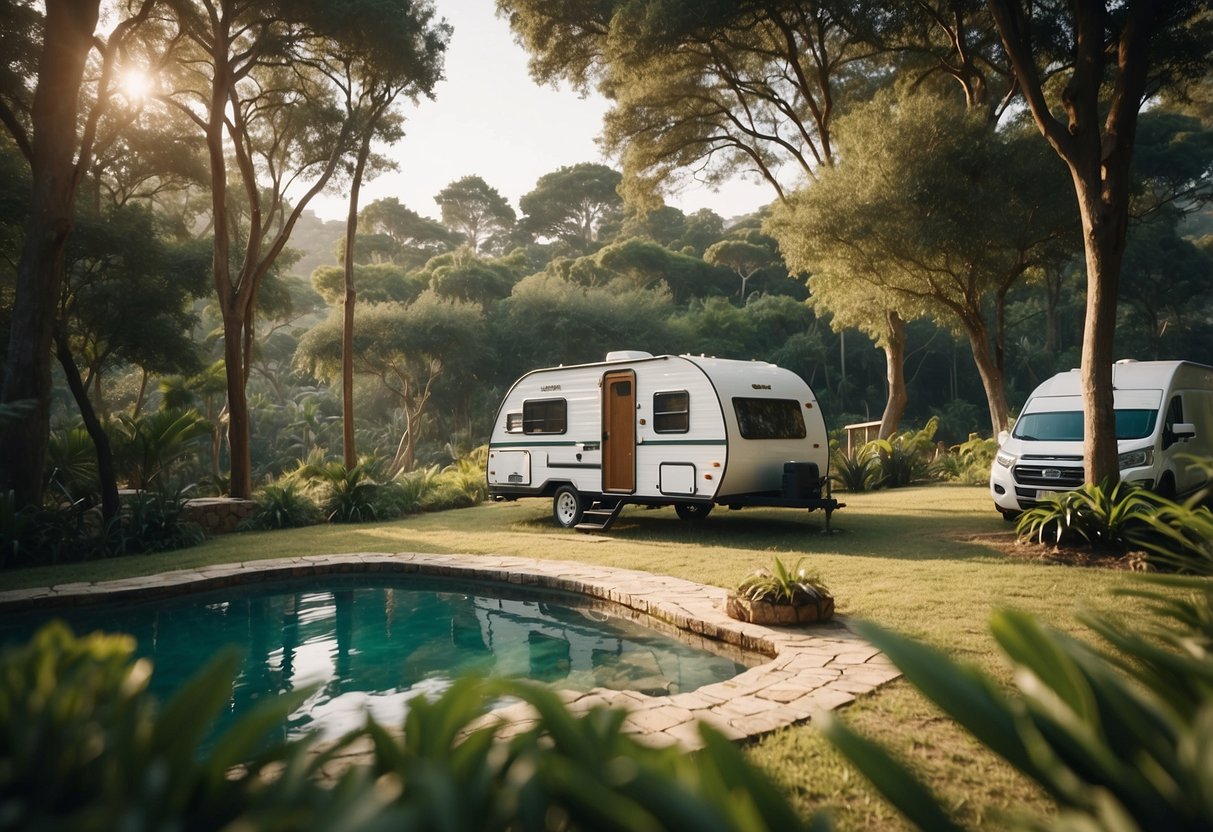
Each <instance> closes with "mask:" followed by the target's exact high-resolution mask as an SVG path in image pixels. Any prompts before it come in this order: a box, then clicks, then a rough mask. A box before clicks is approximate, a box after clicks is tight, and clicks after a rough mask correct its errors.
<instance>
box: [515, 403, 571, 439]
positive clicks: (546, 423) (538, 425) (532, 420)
mask: <svg viewBox="0 0 1213 832" xmlns="http://www.w3.org/2000/svg"><path fill="white" fill-rule="evenodd" d="M568 424H569V419H568V402H566V401H565V400H564V399H536V400H535V401H529V402H523V403H522V432H523V433H564V432H565V430H567V429H568Z"/></svg>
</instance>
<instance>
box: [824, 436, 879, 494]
mask: <svg viewBox="0 0 1213 832" xmlns="http://www.w3.org/2000/svg"><path fill="white" fill-rule="evenodd" d="M880 478H881V474H880V460H878V459H877V458H876V455H875V454H873V453H871V452H870V451H868V450H867V447H866V446H864V447H861V448H859V450H857V451H855V452H853V453H846V452H844V451H843V450H842V449H841V448H838V449H836V450H835V451H834V454H833V457H832V458H831V462H830V479H831V480H833V481H834V483H835V484H836V485H838V486H839V487H840V488H842V489H844V490H846V491H849V492H851V493H852V494H860V493H862V492H864V491H872V490H873V489H875V488H877V487H879V483H880Z"/></svg>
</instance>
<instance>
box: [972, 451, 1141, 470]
mask: <svg viewBox="0 0 1213 832" xmlns="http://www.w3.org/2000/svg"><path fill="white" fill-rule="evenodd" d="M994 461H995V462H997V463H998V464H999V465H1001V466H1002V467H1003V468H1010V467H1011V466H1012V465H1014V464H1015V457H1014V456H1013V455H1012V454H1009V453H1007V452H1006V451H999V452H998V453H996V454H994ZM1121 467H1124V466H1121Z"/></svg>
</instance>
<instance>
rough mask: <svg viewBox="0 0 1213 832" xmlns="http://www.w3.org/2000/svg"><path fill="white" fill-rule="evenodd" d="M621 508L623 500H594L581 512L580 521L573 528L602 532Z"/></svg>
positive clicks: (612, 521)
mask: <svg viewBox="0 0 1213 832" xmlns="http://www.w3.org/2000/svg"><path fill="white" fill-rule="evenodd" d="M622 510H623V500H595V501H594V503H593V504H592V505H591V506H590V507H589V508H587V509H586V510H585V511H584V512H582V514H581V522H580V523H578V524H577V525H576V526H574V527H573V528H575V529H577V531H579V532H603V531H606V530H607V529H609V528H610V527H611V524H612V523H614V522H615V518H617V517H618V516H619V512H620V511H622Z"/></svg>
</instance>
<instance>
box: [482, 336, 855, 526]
mask: <svg viewBox="0 0 1213 832" xmlns="http://www.w3.org/2000/svg"><path fill="white" fill-rule="evenodd" d="M828 462H829V441H828V438H827V436H826V426H825V420H824V418H823V417H822V414H821V409H820V408H819V407H818V404H817V399H816V397H815V396H814V395H813V391H812V390H810V389H809V386H808V385H807V384H805V383H804V381H803V380H802V379H801V378H800V377H799V376H797V375H796V374H795V373H793V372H791V371H789V370H785V369H782V368H780V367H776V366H775V365H774V364H767V363H764V362H760V361H731V360H726V359H719V358H705V357H695V356H689V355H659V356H653V355H650V354H649V353H647V352H638V351H623V352H613V353H610V354H608V355H607V357H606V360H605V361H602V362H598V363H593V364H581V365H575V366H568V367H565V366H561V367H551V368H548V369H543V370H534V371H532V372H530V373H527V374H526V375H524V376H523V377H522V378H520V379H519V380H518V381H517V382H515V383H514V386H513V387H512V388H511V389H510V391H509V392H508V393H507V394H506V396H505V400H504V401H503V402H502V404H501V408H500V410H499V411H498V413H497V418H496V421H495V422H494V423H493V433H492V437H491V439H490V441H489V459H488V469H487V476H488V487H489V494H490V496H492V497H493V498H494V499H498V500H513V499H517V498H518V497H549V498H551V499H552V501H553V505H552V514H553V517H554V518H555V520H556V522H557V523H558V524H559V525H561V526H564V527H566V528H571V527H576V528H579V529H581V530H597V529H605V528H608V527H609V526H610V524H611V523H612V522H614V520H615V518H616V517H617V516H618V514H619V511H620V509H621V508H622V507H623V506H624V505H627V504H641V505H654V506H663V505H672V506H674V508H675V510H676V511H677V512H678V515H679V517H682V518H683V519H698V518H702V517H705V516H707V514H708V512H709V511H711V510H712V507H713V506H716V505H727V506H728V507H729V508H734V509H737V508H742V507H745V506H785V507H792V508H804V509H808V510H810V511H812V510H814V509H823V510H824V511H825V516H826V525H827V527H828V525H829V519H830V516H831V514H832V513H833V512H834V510H835V509H838V508H841V507H842V505H841V504H840V503H838V502H837V501H836V500H834V499H833V498H832V497H831V496H830V494H829V485H828V478H827V466H828Z"/></svg>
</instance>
